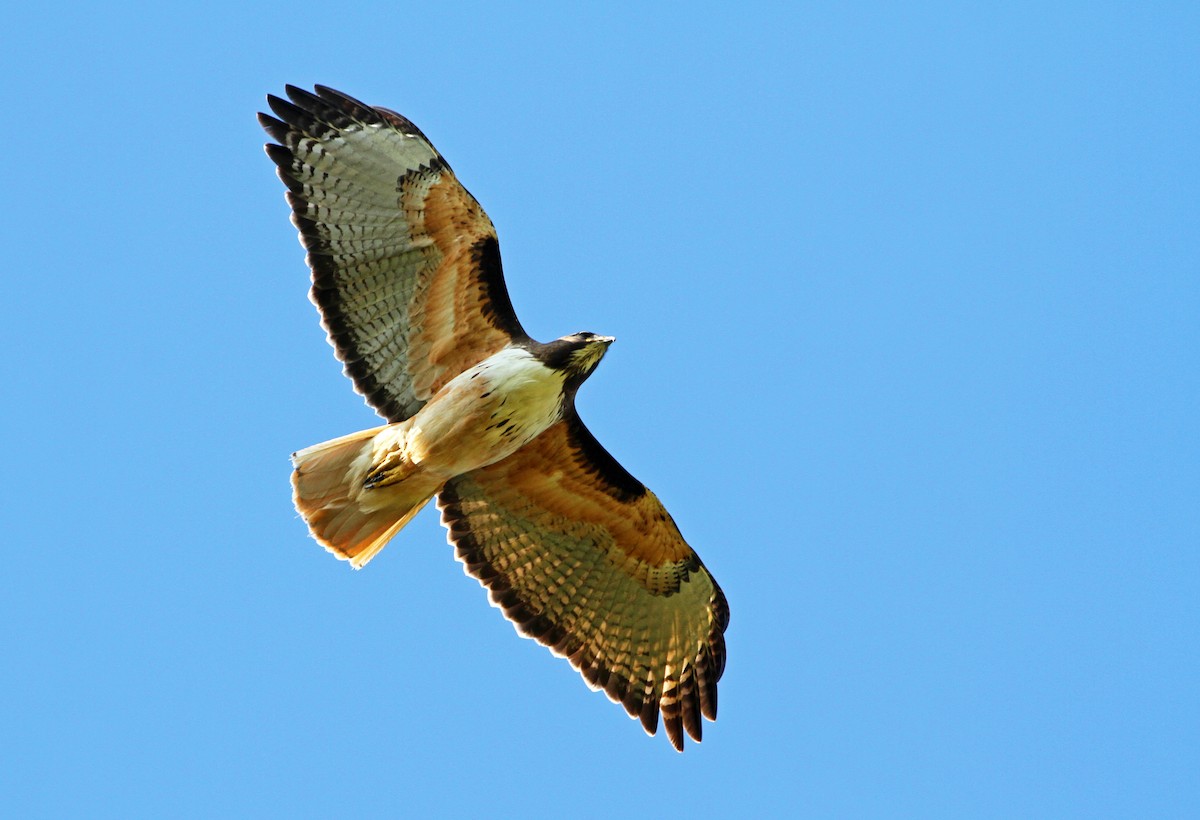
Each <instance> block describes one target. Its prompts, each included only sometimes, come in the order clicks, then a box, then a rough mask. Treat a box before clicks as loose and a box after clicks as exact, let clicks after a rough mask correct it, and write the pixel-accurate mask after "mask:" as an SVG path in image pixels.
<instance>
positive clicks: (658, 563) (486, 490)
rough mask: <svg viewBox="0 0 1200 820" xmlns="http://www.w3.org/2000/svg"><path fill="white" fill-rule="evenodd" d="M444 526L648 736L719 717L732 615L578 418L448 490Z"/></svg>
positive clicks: (673, 531)
mask: <svg viewBox="0 0 1200 820" xmlns="http://www.w3.org/2000/svg"><path fill="white" fill-rule="evenodd" d="M438 506H439V507H440V508H441V510H442V523H444V524H445V525H446V527H447V528H448V529H449V538H450V541H451V543H453V544H455V545H456V546H457V557H458V559H459V560H460V561H462V562H463V564H464V565H465V569H466V571H467V572H468V573H469V574H470V575H472V576H474V577H475V578H476V579H478V580H479V582H480V583H481V584H483V585H484V586H485V587H487V588H488V589H490V590H491V593H490V597H491V600H492V603H493V604H495V605H496V606H498V607H500V608H501V609H503V611H504V614H505V616H506V617H508V618H509V620H511V621H513V622H514V624H515V625H516V627H517V630H518V631H519V632H520V633H521V634H523V635H525V636H526V637H530V638H534V639H536V640H537V641H538V642H539V643H541V644H543V645H545V646H548V647H550V649H551V650H552V651H553V652H555V654H558V655H562V656H565V657H566V658H568V659H569V660H570V662H571V665H572V666H574V667H575V668H576V669H577V670H579V672H580V673H581V674H582V675H583V676H584V678H585V679H586V680H587V681H588V683H589V684H590V685H592V686H593V687H595V688H598V689H604V691H605V692H606V693H607V694H608V696H609V697H610V698H611V699H612V700H614V701H617V702H619V703H621V704H622V705H624V707H625V709H626V711H628V712H629V714H630V715H631V716H633V717H638V718H640V719H641V721H642V725H643V726H644V727H645V729H646V731H647V732H648V733H649V734H654V732H655V730H656V729H657V727H658V715H659V712H660V710H661V712H662V716H663V724H664V726H665V727H666V730H667V736H668V737H669V738H670V740H671V743H672V744H673V745H674V746H675V748H677V749H682V748H683V730H684V729H686V730H687V733H688V734H689V735H691V736H692V738H693V739H694V740H697V741H698V740H700V736H701V728H702V727H701V721H700V717H701V715H703V716H704V717H706V718H708V719H709V720H715V719H716V717H717V681H718V680H719V679H720V677H721V672H722V671H723V670H724V668H725V637H724V632H725V627H726V625H727V624H728V622H729V608H728V606H727V605H726V603H725V596H724V595H723V594H722V593H721V588H720V587H718V586H717V583H716V581H714V580H713V578H712V576H711V575H709V573H708V570H707V569H706V568H705V566H704V564H703V563H702V562H701V561H700V558H699V557H698V556H697V555H696V553H695V552H693V551H692V548H691V547H689V546H688V545H687V543H686V542H685V541H684V540H683V536H682V535H680V534H679V530H678V528H676V526H675V522H674V521H673V520H672V519H671V516H670V515H668V514H667V511H666V510H665V509H664V508H663V505H662V504H661V503H660V502H659V500H658V498H657V497H655V495H654V494H653V493H651V492H650V491H649V490H647V489H646V488H645V487H644V486H643V485H642V484H641V483H640V482H639V481H637V479H635V478H634V477H633V476H631V475H630V474H629V473H628V472H626V471H625V470H624V469H623V468H622V467H621V466H620V464H618V463H617V462H616V460H615V459H613V457H612V456H611V455H609V454H608V452H607V451H605V450H604V448H603V447H601V446H600V444H599V443H598V442H597V441H596V439H595V438H594V437H593V436H592V434H591V433H590V432H588V430H587V428H586V427H584V425H583V422H582V421H580V420H579V417H578V415H576V413H575V411H574V410H573V409H569V410H568V412H567V417H566V419H565V420H564V421H561V422H559V423H557V424H555V425H554V426H553V427H551V428H550V429H548V430H547V431H546V432H544V433H542V434H541V435H540V436H538V437H537V438H536V439H534V440H533V441H532V442H530V443H529V444H526V445H525V446H524V447H522V448H521V449H520V450H518V451H517V452H516V453H514V454H513V455H511V456H509V457H508V458H506V459H504V460H502V461H499V462H497V463H495V464H491V465H489V466H487V467H483V468H481V469H478V470H474V471H472V472H470V473H467V474H465V475H462V476H459V477H458V478H454V479H451V480H450V481H449V482H448V483H447V484H446V486H445V488H444V489H443V491H442V493H441V495H440V496H439V498H438Z"/></svg>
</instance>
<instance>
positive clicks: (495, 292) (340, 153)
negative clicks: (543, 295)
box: [259, 85, 528, 422]
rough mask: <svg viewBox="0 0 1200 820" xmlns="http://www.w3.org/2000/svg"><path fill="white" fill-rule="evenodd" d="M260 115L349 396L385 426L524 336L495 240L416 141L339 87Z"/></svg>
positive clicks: (409, 130)
mask: <svg viewBox="0 0 1200 820" xmlns="http://www.w3.org/2000/svg"><path fill="white" fill-rule="evenodd" d="M287 93H288V96H289V97H290V98H291V102H288V101H287V100H283V99H280V98H278V97H274V96H269V97H268V101H269V103H270V105H271V110H273V111H274V112H275V114H276V116H277V117H278V119H276V117H271V116H268V115H266V114H259V122H260V123H262V126H263V128H265V129H266V130H267V133H268V134H270V135H271V137H272V138H273V139H275V140H276V141H277V142H278V145H267V146H266V148H267V154H268V155H269V156H270V157H271V159H272V160H274V162H275V164H276V165H277V166H278V171H279V178H280V179H282V180H283V182H284V184H285V185H287V187H288V194H287V199H288V203H289V204H290V205H291V206H292V221H293V222H294V223H295V225H296V227H297V228H299V229H300V241H301V242H302V244H303V245H304V247H305V248H307V249H308V265H309V267H310V268H311V269H312V279H313V286H312V294H311V295H312V300H313V302H315V303H316V305H317V307H318V308H319V309H320V311H321V322H322V324H323V325H324V326H325V329H326V331H327V332H328V334H329V341H330V343H331V344H332V345H333V347H334V349H335V350H336V352H337V357H338V358H339V359H341V360H342V361H343V362H345V371H346V375H348V376H349V377H350V378H351V379H352V380H353V381H354V388H355V389H356V390H357V391H358V392H359V393H361V394H362V395H363V396H365V397H366V399H367V403H368V404H370V405H371V406H372V407H374V408H375V409H376V411H378V413H379V414H380V415H381V416H383V417H384V418H386V419H387V420H388V421H391V422H396V421H403V420H404V419H406V418H408V417H409V416H411V415H413V414H414V413H416V411H417V410H419V409H420V408H421V406H422V405H423V404H424V403H425V402H426V401H428V400H429V399H430V397H432V396H433V394H434V393H436V392H437V390H438V389H439V388H440V387H441V386H442V385H444V384H445V383H446V382H448V381H450V379H452V378H454V377H455V376H457V375H458V374H459V373H461V372H463V371H464V370H466V369H467V368H468V367H471V366H472V365H474V364H477V363H478V362H480V361H482V360H483V359H485V358H487V357H488V356H490V355H491V354H493V353H495V352H497V351H499V350H500V349H502V348H503V347H505V346H506V345H507V344H508V343H509V342H510V341H513V340H517V341H520V340H524V339H526V338H528V337H527V336H526V334H525V331H524V330H523V329H522V328H521V324H520V322H518V321H517V317H516V314H515V313H514V311H513V307H512V302H511V301H510V300H509V297H508V289H507V288H506V287H505V284H504V275H503V272H502V270H501V267H500V250H499V245H498V243H497V241H496V230H495V228H493V227H492V222H491V220H490V219H488V216H487V214H486V213H484V211H483V208H481V207H480V205H479V203H478V202H476V201H475V198H474V197H472V196H471V194H470V193H468V192H467V190H466V189H465V188H463V187H462V185H461V184H460V183H459V181H458V179H457V178H456V177H455V176H454V173H453V172H452V171H451V170H450V166H449V165H447V164H446V161H445V160H444V159H443V158H442V156H441V155H440V154H439V153H438V152H437V151H436V150H435V149H434V147H433V146H432V145H430V143H429V141H428V140H427V139H426V138H425V135H424V134H422V133H421V131H420V130H419V129H418V128H417V127H416V126H415V125H413V124H412V123H411V122H409V121H408V120H407V119H405V118H404V117H402V116H400V115H399V114H397V113H395V112H393V111H389V110H387V109H385V108H372V107H370V106H367V105H365V104H364V103H361V102H359V101H358V100H356V99H354V98H353V97H349V96H347V95H345V94H342V93H340V92H337V91H334V90H333V89H330V88H326V87H324V86H317V87H316V94H312V93H310V92H308V91H305V90H303V89H300V88H296V87H294V86H290V85H289V86H287Z"/></svg>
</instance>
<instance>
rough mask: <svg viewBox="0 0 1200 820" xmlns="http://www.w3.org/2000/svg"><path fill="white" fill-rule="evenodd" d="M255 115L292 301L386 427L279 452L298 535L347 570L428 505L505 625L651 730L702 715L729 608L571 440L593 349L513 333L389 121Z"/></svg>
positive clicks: (334, 103)
mask: <svg viewBox="0 0 1200 820" xmlns="http://www.w3.org/2000/svg"><path fill="white" fill-rule="evenodd" d="M287 94H288V97H290V98H291V102H288V101H287V100H283V99H280V98H278V97H274V96H269V97H268V98H267V99H268V102H269V104H270V107H271V110H272V111H274V112H275V116H274V117H272V116H268V115H266V114H260V115H259V122H261V123H262V126H263V128H265V129H266V131H267V133H268V134H270V136H271V138H272V139H274V140H275V142H276V143H277V144H269V145H267V146H266V150H267V154H268V156H270V158H271V159H272V160H273V161H274V162H275V164H276V165H277V166H278V173H279V178H280V179H281V180H283V183H284V185H286V186H287V188H288V193H287V200H288V203H289V204H290V205H291V207H292V222H293V223H295V225H296V227H297V228H299V229H300V241H301V243H302V244H303V245H304V247H305V248H306V249H307V250H308V265H309V267H310V268H311V269H312V281H313V285H312V291H311V298H312V301H313V302H315V303H316V305H317V307H318V308H319V310H320V313H321V322H322V324H323V325H324V327H325V330H326V331H327V332H328V334H329V341H330V343H331V344H332V345H333V347H334V349H335V350H336V352H337V357H338V358H339V359H340V360H341V361H342V362H344V363H345V372H346V375H348V376H349V377H350V378H351V379H352V380H353V382H354V387H355V389H356V390H357V391H358V392H359V393H361V394H362V395H363V396H365V397H366V400H367V403H368V404H370V405H371V406H372V407H374V408H375V410H376V411H377V412H378V413H379V414H380V415H381V416H383V417H384V418H385V419H387V421H388V424H386V425H385V426H383V427H376V428H374V429H371V430H365V431H363V432H361V433H354V434H353V435H349V436H345V437H343V438H338V439H334V440H333V441H327V442H325V443H324V444H317V445H315V446H313V447H309V448H308V449H306V450H301V451H299V452H297V453H295V454H294V455H293V456H292V464H293V466H294V467H295V470H294V472H293V474H292V486H293V488H294V493H293V498H294V501H295V504H296V509H297V510H298V511H299V512H300V514H301V515H302V516H303V517H304V520H305V522H306V523H307V524H308V526H309V529H310V530H311V532H312V534H313V536H314V537H315V538H316V539H317V541H318V542H320V543H321V544H322V545H324V547H325V548H326V549H327V550H329V551H330V552H332V553H333V554H334V555H336V556H337V557H338V558H341V559H344V560H347V561H349V562H350V563H351V565H353V566H354V567H356V568H360V567H362V566H363V565H364V564H366V563H367V562H368V561H370V560H371V558H373V557H374V556H375V554H376V553H378V552H379V550H381V549H383V547H384V545H386V544H387V542H388V541H389V540H390V539H391V538H392V536H394V535H395V534H396V533H397V532H398V531H399V530H400V529H401V528H402V527H403V526H404V525H405V524H407V523H408V522H409V521H410V520H411V519H412V518H413V516H414V515H416V513H417V512H418V511H419V510H420V509H421V508H422V507H423V506H424V505H425V504H426V503H427V502H428V501H429V500H430V498H432V497H434V496H437V499H438V507H439V509H441V512H442V523H443V524H444V525H445V526H446V528H447V529H448V530H449V540H450V542H451V544H453V545H454V546H455V547H456V554H457V558H458V560H459V561H461V562H462V563H463V565H464V568H465V570H466V572H467V573H468V574H470V575H472V576H474V577H475V578H476V579H478V580H479V582H480V583H481V584H482V585H483V586H485V587H487V588H488V590H489V591H490V598H491V601H492V603H493V604H494V605H496V606H498V607H500V608H501V609H502V610H503V611H504V614H505V616H507V617H508V618H509V619H510V620H511V621H513V623H514V624H515V625H516V628H517V630H518V632H520V633H521V634H522V635H525V636H527V637H530V638H534V639H536V640H537V641H538V642H540V643H542V644H544V645H545V646H548V647H549V648H550V650H551V651H552V652H554V653H555V654H558V655H561V656H563V657H566V658H567V659H568V660H569V661H570V662H571V665H572V666H574V667H575V668H576V669H577V670H579V672H580V673H581V674H582V675H583V677H584V679H585V680H586V681H587V682H588V683H589V684H590V685H591V686H592V687H593V688H596V689H603V690H604V691H605V692H606V693H607V694H608V696H609V697H610V698H611V699H612V700H614V701H617V702H619V703H620V704H622V705H623V706H624V707H625V709H626V711H628V712H629V714H630V715H631V716H633V717H637V718H640V720H641V722H642V726H643V727H645V729H646V732H647V733H649V734H651V735H652V734H654V733H655V730H656V729H657V727H658V719H659V712H660V711H661V712H662V721H663V725H664V726H665V727H666V731H667V737H668V738H670V740H671V743H672V744H673V745H674V746H675V748H676V749H680V750H682V748H683V732H684V730H686V731H687V733H688V734H689V735H691V736H692V738H693V739H694V740H697V741H698V740H700V737H701V728H702V727H701V720H700V717H701V715H703V716H704V717H706V718H708V719H709V720H715V719H716V716H717V681H718V680H719V679H720V677H721V672H722V671H723V670H724V667H725V638H724V632H725V627H726V625H727V624H728V622H729V609H728V607H727V605H726V603H725V596H724V595H723V594H722V593H721V588H720V587H718V586H717V583H716V581H714V580H713V578H712V576H711V575H709V573H708V570H707V569H706V568H705V567H704V564H703V563H702V562H701V561H700V558H699V557H698V556H697V555H696V553H695V552H693V551H692V549H691V547H689V546H688V545H687V543H686V542H685V541H684V540H683V536H682V535H680V533H679V530H678V528H677V527H676V526H675V522H674V521H673V520H672V519H671V516H670V515H668V514H667V511H666V509H664V508H663V505H662V504H661V503H660V502H659V500H658V498H657V497H655V495H654V493H652V492H650V491H649V490H648V489H646V487H645V486H643V485H642V484H641V482H639V481H638V480H637V479H635V478H634V477H633V476H632V475H630V474H629V473H628V472H626V471H625V470H624V469H623V468H622V467H621V465H620V464H618V463H617V461H616V459H614V458H613V457H612V456H611V455H609V454H608V452H607V451H606V450H605V449H604V448H603V447H601V446H600V443H599V442H597V441H596V439H595V438H594V437H593V436H592V434H591V433H589V432H588V429H587V428H586V427H585V426H584V425H583V422H582V421H581V420H580V418H579V415H578V414H577V413H576V411H575V391H576V390H578V389H579V385H580V384H582V382H583V381H584V379H586V378H587V377H588V376H589V375H590V374H591V372H592V370H593V369H595V367H596V365H597V364H599V362H600V359H601V358H603V356H604V353H605V351H607V349H608V346H609V344H611V343H612V341H613V340H612V338H611V337H608V336H597V335H595V334H593V333H575V334H573V335H570V336H564V337H562V338H561V339H557V340H555V341H553V342H549V343H548V344H542V343H541V342H537V341H534V340H533V339H531V338H530V337H529V336H528V335H527V334H526V333H525V331H524V330H522V328H521V323H520V322H518V321H517V317H516V314H515V313H514V311H513V307H512V303H511V302H510V301H509V297H508V291H507V289H506V288H505V285H504V277H503V274H502V271H501V268H500V251H499V246H498V244H497V242H496V231H495V229H494V228H493V227H492V223H491V220H490V219H488V216H487V214H485V213H484V212H483V209H482V208H481V207H480V206H479V203H478V202H476V201H475V199H474V197H472V196H471V195H470V194H469V193H468V192H467V190H466V189H465V188H463V187H462V185H461V184H459V182H458V179H457V178H456V177H455V176H454V173H453V172H452V171H451V170H450V166H449V165H447V164H446V161H445V160H444V159H443V158H442V156H441V155H440V154H438V152H437V151H436V150H435V149H434V147H433V146H432V145H431V144H430V142H429V140H427V139H426V138H425V135H424V134H422V133H421V132H420V130H418V129H417V127H416V126H414V125H413V124H412V123H411V122H409V121H408V120H407V119H405V118H404V117H402V116H400V115H399V114H397V113H395V112H394V111H389V110H387V109H385V108H372V107H370V106H367V105H365V104H363V103H361V102H359V101H358V100H355V99H353V98H352V97H348V96H346V95H345V94H341V93H339V92H337V91H334V90H333V89H330V88H325V87H323V86H317V87H316V93H315V94H313V93H310V92H308V91H305V90H303V89H300V88H295V87H293V86H288V87H287Z"/></svg>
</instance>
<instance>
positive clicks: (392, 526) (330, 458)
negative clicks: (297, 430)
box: [292, 427, 438, 569]
mask: <svg viewBox="0 0 1200 820" xmlns="http://www.w3.org/2000/svg"><path fill="white" fill-rule="evenodd" d="M385 429H387V428H386V427H376V428H373V429H371V430H363V431H362V432H361V433H352V434H351V435H348V436H342V437H341V438H335V439H333V440H331V441H326V442H323V443H321V444H314V445H313V446H312V447H308V448H306V449H304V450H300V451H298V452H296V453H293V454H292V466H293V467H294V468H295V469H294V470H293V471H292V501H293V503H294V504H295V505H296V511H297V512H299V513H300V515H301V516H302V517H303V518H304V521H305V523H307V524H308V529H309V530H310V531H311V532H312V535H313V538H315V539H317V541H318V542H319V543H320V544H321V545H322V546H323V547H325V549H327V550H329V551H330V552H332V553H333V554H334V555H336V556H337V557H338V558H341V559H342V560H345V561H349V562H350V564H351V566H353V567H354V568H355V569H362V567H363V566H364V565H365V564H366V563H367V562H368V561H370V560H371V559H372V558H374V557H375V555H376V554H377V553H378V552H379V551H380V550H381V549H383V548H384V547H385V546H386V545H387V542H388V541H390V540H391V539H392V536H394V535H395V534H396V533H398V532H399V531H400V530H401V529H402V528H403V527H404V525H405V524H407V523H408V522H409V521H411V520H412V519H413V517H414V516H416V514H417V513H419V512H420V511H421V508H422V507H424V506H425V504H426V503H428V501H429V499H430V498H431V497H433V494H434V493H435V492H437V490H438V486H436V485H431V484H430V482H429V481H428V480H427V479H424V478H423V477H422V476H421V475H420V474H419V473H418V474H416V475H413V476H412V477H411V478H409V479H406V480H404V481H401V482H399V483H395V484H389V485H387V486H385V487H377V488H368V487H365V486H364V481H365V480H366V477H367V473H368V472H369V471H370V469H371V467H372V462H373V459H374V452H373V450H374V448H373V447H372V443H373V441H374V439H375V436H376V435H378V434H379V433H380V431H382V430H385Z"/></svg>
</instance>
